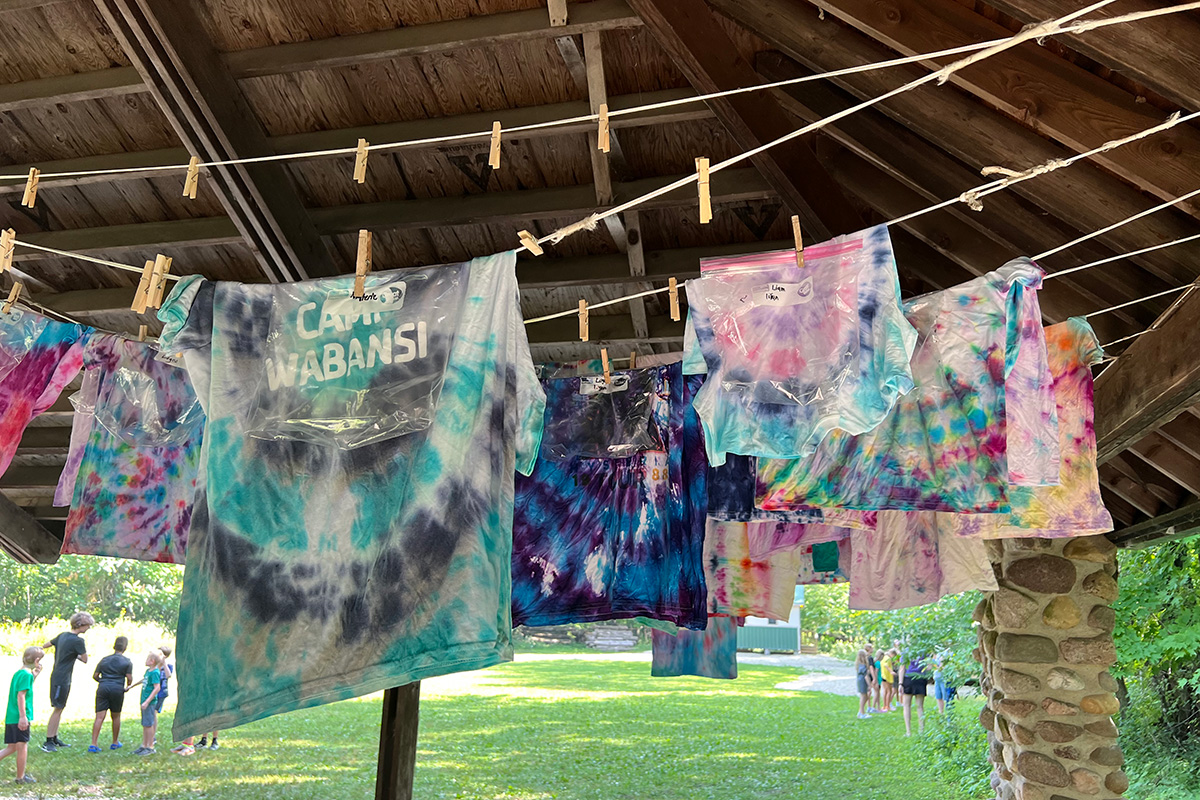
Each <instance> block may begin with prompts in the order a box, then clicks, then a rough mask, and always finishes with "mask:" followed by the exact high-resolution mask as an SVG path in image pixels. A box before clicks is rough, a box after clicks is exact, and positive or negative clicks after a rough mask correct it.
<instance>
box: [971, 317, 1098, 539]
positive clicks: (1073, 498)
mask: <svg viewBox="0 0 1200 800" xmlns="http://www.w3.org/2000/svg"><path fill="white" fill-rule="evenodd" d="M1046 344H1047V347H1048V349H1049V355H1050V371H1051V373H1052V374H1053V375H1054V397H1055V400H1056V402H1057V403H1058V426H1059V427H1058V438H1059V445H1060V449H1061V452H1062V457H1061V462H1060V466H1059V476H1058V478H1059V484H1058V485H1057V486H1041V487H1025V486H1010V487H1009V488H1008V501H1009V504H1010V505H1011V506H1012V512H1011V513H1010V514H1008V515H996V514H955V515H953V516H952V517H951V518H950V519H949V520H948V522H949V523H950V524H951V525H952V527H953V530H954V532H955V533H957V534H959V535H960V536H982V537H985V538H1005V537H1021V536H1040V537H1044V538H1059V537H1066V536H1091V535H1093V534H1097V533H1106V532H1107V531H1111V530H1112V529H1113V520H1112V516H1111V515H1110V514H1109V513H1108V509H1106V508H1105V507H1104V499H1103V498H1102V497H1101V496H1100V475H1099V473H1098V472H1097V470H1096V431H1095V429H1094V428H1093V418H1094V413H1095V410H1094V408H1093V406H1092V365H1093V364H1096V363H1099V361H1100V360H1101V359H1103V357H1104V351H1103V350H1101V348H1100V344H1099V342H1098V341H1097V340H1096V334H1095V333H1094V332H1093V331H1092V327H1091V326H1090V325H1088V323H1087V322H1086V321H1085V320H1083V319H1080V318H1077V317H1073V318H1071V319H1069V320H1067V321H1066V322H1062V323H1059V324H1058V325H1052V326H1050V327H1049V328H1046Z"/></svg>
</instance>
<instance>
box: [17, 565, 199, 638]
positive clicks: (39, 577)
mask: <svg viewBox="0 0 1200 800" xmlns="http://www.w3.org/2000/svg"><path fill="white" fill-rule="evenodd" d="M182 590H183V568H182V567H178V566H175V565H173V564H154V563H148V562H144V561H129V560H126V559H117V558H96V557H94V556H63V557H62V558H61V559H59V561H58V563H57V564H53V565H50V566H45V565H28V564H18V563H17V562H15V561H13V560H12V559H10V558H8V557H6V556H0V621H2V620H10V621H21V620H27V621H29V622H40V621H42V620H47V619H55V618H62V617H69V616H70V615H71V614H72V613H74V612H76V611H86V612H88V613H89V614H91V615H92V616H93V617H95V618H96V621H97V622H116V621H118V620H132V621H136V622H155V623H158V624H159V625H162V626H163V627H164V628H169V629H174V627H175V622H176V619H177V618H178V616H179V595H180V592H181V591H182Z"/></svg>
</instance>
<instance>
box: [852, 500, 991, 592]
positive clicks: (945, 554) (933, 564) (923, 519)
mask: <svg viewBox="0 0 1200 800" xmlns="http://www.w3.org/2000/svg"><path fill="white" fill-rule="evenodd" d="M947 516H952V515H949V514H940V513H937V512H933V511H880V512H879V515H878V518H877V524H876V527H875V529H874V530H870V531H855V532H854V535H853V536H852V537H851V538H850V546H851V551H852V552H851V566H850V608H852V609H859V610H870V611H887V610H890V609H896V608H910V607H912V606H923V605H929V604H931V603H936V602H937V601H938V600H940V599H941V598H943V597H946V596H947V595H951V594H958V593H960V592H966V591H969V590H971V589H982V590H985V591H996V590H997V589H998V588H999V587H998V586H997V583H996V574H995V572H994V571H993V570H992V565H991V562H990V561H989V560H988V556H987V549H986V548H985V547H984V542H982V541H979V540H973V539H965V538H962V537H959V536H955V535H954V534H952V533H950V532H949V531H947V530H945V528H944V527H943V526H940V525H939V524H938V518H939V517H947Z"/></svg>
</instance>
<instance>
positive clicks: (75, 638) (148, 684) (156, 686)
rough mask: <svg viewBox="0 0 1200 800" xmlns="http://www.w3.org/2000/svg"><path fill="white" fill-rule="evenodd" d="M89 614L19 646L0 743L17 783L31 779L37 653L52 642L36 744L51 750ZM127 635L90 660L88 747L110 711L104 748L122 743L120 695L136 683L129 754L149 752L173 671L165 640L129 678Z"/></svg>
mask: <svg viewBox="0 0 1200 800" xmlns="http://www.w3.org/2000/svg"><path fill="white" fill-rule="evenodd" d="M94 624H95V620H94V619H92V616H91V615H90V614H87V613H84V612H79V613H76V614H73V615H72V616H71V620H70V625H71V630H69V631H64V632H63V633H60V634H59V635H58V636H55V637H54V638H53V639H51V640H50V641H48V642H46V643H45V644H44V645H42V646H41V647H36V646H31V647H27V648H25V652H24V654H23V655H22V658H21V669H19V670H17V672H16V674H15V675H13V678H12V681H11V682H10V685H9V689H8V709H7V711H6V712H5V716H4V749H3V750H0V760H3V759H5V758H7V757H8V756H10V755H15V756H16V760H17V783H21V784H27V783H34V782H35V780H34V778H33V776H32V775H30V774H29V773H28V772H26V764H27V762H28V758H29V753H28V750H29V741H30V727H31V724H32V722H33V681H34V679H35V678H36V677H37V676H38V675H39V674H41V671H42V658H44V657H45V653H46V649H48V648H51V647H53V648H54V668H53V669H52V670H51V672H50V706H51V708H52V710H51V713H50V717H49V719H48V720H47V721H46V741H45V742H43V743H42V745H41V749H42V750H43V751H45V752H47V753H56V752H58V751H59V750H60V749H62V748H64V747H70V746H71V745H70V744H68V743H66V742H64V741H63V740H62V739H60V738H58V727H59V723H60V721H61V720H62V714H63V709H65V708H66V705H67V697H68V696H69V695H70V693H71V677H72V675H73V672H74V669H75V662H76V661H79V662H82V663H84V664H86V663H87V661H88V653H87V647H86V646H85V643H84V640H83V634H84V633H86V632H87V630H88V629H89V628H91V627H92V625H94ZM128 646H129V640H128V639H127V638H126V637H124V636H118V637H117V639H116V641H115V642H113V652H112V653H111V654H109V655H107V656H105V657H104V658H102V659H100V662H99V663H98V664H97V665H96V669H95V671H94V672H93V673H92V678H93V680H95V681H96V684H97V686H96V719H95V721H94V722H93V723H92V743H91V745H90V746H89V747H88V752H89V753H99V752H102V751H101V748H100V744H99V739H100V731H101V729H102V728H103V727H104V719H105V717H106V716H107V715H109V714H111V715H112V744H110V745H109V748H108V749H109V750H119V749H120V748H121V747H123V745H122V744H121V740H120V733H121V712H122V710H123V709H124V705H125V695H126V694H127V693H128V692H129V691H130V690H131V689H134V688H135V687H138V686H140V687H141V692H140V693H139V695H140V698H141V699H140V713H141V720H142V744H141V746H140V747H138V748H137V749H136V750H134V751H133V754H134V755H135V756H146V755H153V754H154V753H155V752H156V750H155V736H156V734H157V732H158V715H159V714H160V713H161V712H162V708H163V703H164V702H165V701H166V699H167V697H168V695H169V694H170V692H169V689H168V687H169V684H170V679H171V676H172V675H174V673H175V668H174V665H172V664H168V663H167V659H168V658H169V657H170V655H171V648H170V647H169V646H165V645H164V646H162V647H159V648H157V649H152V650H150V651H149V652H148V653H147V654H146V661H145V666H146V671H145V674H144V675H143V676H142V679H141V680H139V681H137V682H134V680H133V662H132V661H131V660H130V659H129V658H128V657H127V656H126V655H125V650H126V648H128ZM199 746H200V747H206V746H208V737H204V738H202V739H201V740H200V745H199ZM219 746H220V745H218V743H217V732H216V731H213V733H212V745H211V747H210V749H212V750H216V749H217V748H218V747H219ZM195 751H196V746H195V745H194V744H193V742H192V740H191V739H186V740H184V743H183V744H181V745H179V746H178V747H174V748H172V752H174V753H178V754H180V755H192V754H193V753H195Z"/></svg>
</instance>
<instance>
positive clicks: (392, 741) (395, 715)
mask: <svg viewBox="0 0 1200 800" xmlns="http://www.w3.org/2000/svg"><path fill="white" fill-rule="evenodd" d="M420 704H421V682H420V681H415V682H413V683H410V684H408V685H407V686H401V687H399V688H396V689H388V690H387V691H385V692H384V693H383V718H382V720H381V722H380V726H379V765H378V767H377V769H376V772H375V800H412V796H413V774H414V772H415V768H416V763H417V721H418V716H419V713H420Z"/></svg>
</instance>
